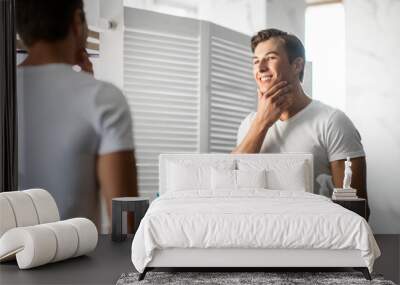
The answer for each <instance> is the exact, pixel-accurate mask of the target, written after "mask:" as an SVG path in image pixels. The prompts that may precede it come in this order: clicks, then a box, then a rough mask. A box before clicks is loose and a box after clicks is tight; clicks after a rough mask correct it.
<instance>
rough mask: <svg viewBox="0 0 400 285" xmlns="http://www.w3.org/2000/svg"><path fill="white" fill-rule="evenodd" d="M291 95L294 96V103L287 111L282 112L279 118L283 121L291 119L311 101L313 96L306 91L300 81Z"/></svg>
mask: <svg viewBox="0 0 400 285" xmlns="http://www.w3.org/2000/svg"><path fill="white" fill-rule="evenodd" d="M291 96H293V104H292V105H291V106H290V107H289V109H288V110H287V111H285V112H283V113H282V115H281V116H280V118H279V119H280V120H281V121H286V120H288V119H290V118H291V117H293V116H294V115H296V114H297V113H298V112H300V111H301V110H303V109H304V108H305V107H306V106H307V105H308V104H310V103H311V98H310V97H308V96H307V95H306V94H305V93H304V91H303V88H302V87H301V84H300V83H298V84H297V85H296V86H295V88H294V90H293V92H292V94H291Z"/></svg>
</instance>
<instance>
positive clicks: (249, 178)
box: [236, 169, 267, 189]
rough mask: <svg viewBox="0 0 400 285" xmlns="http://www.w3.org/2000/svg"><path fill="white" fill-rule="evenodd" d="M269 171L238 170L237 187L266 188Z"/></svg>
mask: <svg viewBox="0 0 400 285" xmlns="http://www.w3.org/2000/svg"><path fill="white" fill-rule="evenodd" d="M266 174H267V171H266V170H265V169H262V170H251V171H250V170H236V177H237V178H236V181H237V188H239V189H240V188H266V187H267V176H266Z"/></svg>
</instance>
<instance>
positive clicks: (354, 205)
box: [332, 198, 367, 219]
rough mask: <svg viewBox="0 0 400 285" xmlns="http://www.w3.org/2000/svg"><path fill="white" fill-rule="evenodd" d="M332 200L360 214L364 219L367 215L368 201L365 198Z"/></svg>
mask: <svg viewBox="0 0 400 285" xmlns="http://www.w3.org/2000/svg"><path fill="white" fill-rule="evenodd" d="M332 202H333V203H336V204H339V205H340V206H342V207H344V208H346V209H348V210H350V211H353V212H354V213H356V214H359V215H360V216H361V217H363V218H364V219H366V217H367V203H366V201H365V199H363V198H354V199H351V200H340V199H332Z"/></svg>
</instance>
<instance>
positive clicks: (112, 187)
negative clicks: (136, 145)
mask: <svg viewBox="0 0 400 285" xmlns="http://www.w3.org/2000/svg"><path fill="white" fill-rule="evenodd" d="M97 174H98V180H99V183H100V190H101V193H102V195H103V197H104V198H105V200H106V202H107V212H108V216H109V217H111V205H112V198H114V197H126V196H138V186H137V174H136V161H135V155H134V152H133V151H132V150H130V151H119V152H113V153H109V154H104V155H99V156H98V159H97Z"/></svg>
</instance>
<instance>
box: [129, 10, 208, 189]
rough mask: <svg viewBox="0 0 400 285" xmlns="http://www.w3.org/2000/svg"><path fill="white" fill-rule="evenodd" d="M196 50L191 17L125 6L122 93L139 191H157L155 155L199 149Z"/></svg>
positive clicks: (194, 26)
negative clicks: (131, 133)
mask: <svg viewBox="0 0 400 285" xmlns="http://www.w3.org/2000/svg"><path fill="white" fill-rule="evenodd" d="M199 53H200V51H199V32H198V26H197V24H196V23H194V20H190V19H182V18H178V17H173V16H166V15H160V14H157V13H151V12H146V11H141V10H137V9H132V8H125V31H124V93H125V95H126V97H127V100H128V103H129V105H130V107H131V110H132V116H133V128H134V141H135V151H136V152H135V154H136V159H137V168H138V180H139V191H140V195H144V196H151V197H154V194H155V192H157V190H158V156H159V154H160V153H171V152H192V153H193V152H199V143H198V142H199V120H200V118H199V96H200V94H199V80H200V75H199V72H200V59H199Z"/></svg>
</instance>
